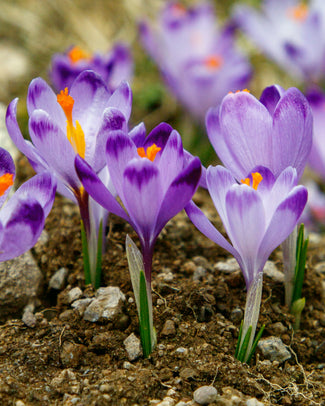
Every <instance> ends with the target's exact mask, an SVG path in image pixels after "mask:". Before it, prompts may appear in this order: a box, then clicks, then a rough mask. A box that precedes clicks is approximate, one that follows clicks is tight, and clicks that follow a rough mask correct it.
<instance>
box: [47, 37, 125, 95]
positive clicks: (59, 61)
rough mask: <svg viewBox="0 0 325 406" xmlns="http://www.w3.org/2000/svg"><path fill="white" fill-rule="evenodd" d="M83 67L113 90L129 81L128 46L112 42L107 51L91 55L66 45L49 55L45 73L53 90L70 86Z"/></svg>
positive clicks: (76, 47)
mask: <svg viewBox="0 0 325 406" xmlns="http://www.w3.org/2000/svg"><path fill="white" fill-rule="evenodd" d="M84 70H93V71H94V72H96V73H98V74H99V75H100V76H101V77H102V79H103V81H104V82H105V84H106V86H107V87H108V89H109V90H110V91H112V92H113V91H114V90H116V89H117V87H118V86H119V85H120V83H121V82H122V81H124V80H126V81H129V82H130V81H131V79H132V75H133V60H132V56H131V52H130V49H129V48H128V47H127V46H126V45H125V44H122V43H118V44H115V45H114V47H113V49H112V50H111V51H110V52H107V53H99V52H96V53H94V54H91V53H90V52H87V51H85V50H84V49H82V48H80V47H78V46H72V47H69V48H68V49H67V50H66V51H65V52H64V53H62V54H55V55H54V56H53V58H52V64H51V69H50V72H49V76H50V78H51V81H52V84H53V86H54V87H55V89H56V90H57V91H60V90H61V89H64V88H65V87H68V88H70V87H71V85H72V82H73V81H74V80H75V79H76V78H77V76H78V75H79V74H80V73H81V72H83V71H84Z"/></svg>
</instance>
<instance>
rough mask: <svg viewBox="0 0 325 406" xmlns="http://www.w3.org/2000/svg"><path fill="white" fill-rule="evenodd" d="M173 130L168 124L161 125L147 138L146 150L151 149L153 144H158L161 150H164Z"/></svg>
mask: <svg viewBox="0 0 325 406" xmlns="http://www.w3.org/2000/svg"><path fill="white" fill-rule="evenodd" d="M172 131H173V128H172V127H171V126H170V125H169V124H167V123H160V124H158V125H157V127H155V128H154V129H153V130H152V131H151V132H150V133H149V135H148V136H147V138H146V140H145V143H144V148H145V149H146V148H147V147H150V146H151V145H152V144H156V145H157V147H159V148H162V149H163V148H164V147H165V145H166V142H167V140H168V137H169V136H170V133H171V132H172Z"/></svg>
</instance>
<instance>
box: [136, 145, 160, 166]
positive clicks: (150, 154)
mask: <svg viewBox="0 0 325 406" xmlns="http://www.w3.org/2000/svg"><path fill="white" fill-rule="evenodd" d="M160 150H161V148H160V147H157V145H156V144H152V145H151V146H150V147H148V148H147V151H145V150H144V148H143V147H140V148H138V149H137V151H138V154H139V156H140V157H141V158H148V159H150V161H151V162H153V161H154V160H155V158H156V155H157V153H158V152H159V151H160Z"/></svg>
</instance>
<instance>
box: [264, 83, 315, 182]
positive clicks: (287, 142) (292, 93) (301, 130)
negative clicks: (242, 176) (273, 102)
mask: <svg viewBox="0 0 325 406" xmlns="http://www.w3.org/2000/svg"><path fill="white" fill-rule="evenodd" d="M312 126H313V122H312V112H311V108H310V106H309V103H308V101H307V100H306V98H305V97H304V96H303V94H302V93H301V92H300V91H299V90H298V89H296V88H291V89H289V90H287V91H286V92H285V94H284V96H283V97H282V98H281V100H280V101H279V103H278V105H277V108H276V110H275V112H274V116H273V127H274V132H275V133H274V136H273V151H272V154H273V156H274V162H276V165H274V169H275V171H274V174H275V176H278V175H279V173H280V172H281V171H282V170H283V169H285V168H286V167H288V166H292V167H294V168H296V169H297V175H298V179H300V177H301V175H302V173H303V171H304V168H305V164H306V161H307V159H308V155H309V153H310V149H311V145H312ZM265 166H267V165H265ZM275 166H276V167H275Z"/></svg>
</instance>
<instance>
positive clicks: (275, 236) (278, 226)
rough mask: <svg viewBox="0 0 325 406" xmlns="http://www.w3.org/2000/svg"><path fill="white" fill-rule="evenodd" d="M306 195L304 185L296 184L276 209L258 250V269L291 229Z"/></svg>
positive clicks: (296, 220) (302, 207)
mask: <svg viewBox="0 0 325 406" xmlns="http://www.w3.org/2000/svg"><path fill="white" fill-rule="evenodd" d="M307 195H308V194H307V189H306V188H305V187H304V186H296V187H295V188H294V189H293V190H292V191H291V192H290V194H289V195H288V196H287V198H286V199H285V200H284V201H283V202H282V203H281V204H280V205H279V206H278V208H277V209H276V211H275V213H274V214H273V217H272V220H271V222H270V224H269V226H268V228H267V230H266V232H265V236H264V238H263V240H262V242H261V245H260V247H259V250H258V254H257V258H258V263H257V270H258V271H260V270H262V269H263V267H264V264H265V262H266V261H267V259H268V257H269V256H270V254H271V252H272V251H273V250H274V249H275V248H276V247H278V246H279V245H280V244H281V243H282V242H283V241H284V240H285V239H286V238H287V237H288V236H289V234H290V233H291V232H292V231H293V229H294V227H295V226H296V224H297V222H298V220H299V218H300V216H301V214H302V212H303V209H304V207H305V205H306V203H307Z"/></svg>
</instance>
